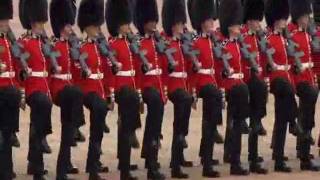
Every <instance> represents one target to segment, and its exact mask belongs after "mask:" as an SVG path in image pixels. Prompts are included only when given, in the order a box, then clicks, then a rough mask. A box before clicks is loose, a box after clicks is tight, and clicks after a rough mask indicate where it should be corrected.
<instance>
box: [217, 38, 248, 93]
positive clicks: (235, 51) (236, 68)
mask: <svg viewBox="0 0 320 180" xmlns="http://www.w3.org/2000/svg"><path fill="white" fill-rule="evenodd" d="M223 43H224V50H223V51H224V53H230V55H231V56H232V58H231V59H230V60H229V65H230V67H231V68H232V69H233V74H232V75H231V76H229V77H222V71H223V69H224V67H223V62H222V60H219V61H218V63H217V66H218V68H216V69H217V75H218V76H217V80H218V84H219V87H221V88H224V89H225V91H226V92H227V91H229V90H230V89H231V88H232V87H233V86H236V85H239V84H242V83H244V81H243V68H242V64H241V61H242V60H241V59H242V57H241V53H240V46H239V44H238V43H237V42H236V41H231V40H225V41H224V42H223ZM232 76H240V78H239V77H238V78H233V77H232ZM241 77H242V78H241Z"/></svg>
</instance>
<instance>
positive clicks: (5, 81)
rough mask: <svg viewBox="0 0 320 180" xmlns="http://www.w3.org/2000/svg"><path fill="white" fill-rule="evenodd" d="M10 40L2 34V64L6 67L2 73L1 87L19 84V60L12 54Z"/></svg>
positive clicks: (0, 40) (0, 56)
mask: <svg viewBox="0 0 320 180" xmlns="http://www.w3.org/2000/svg"><path fill="white" fill-rule="evenodd" d="M10 46H11V45H10V42H9V41H8V40H7V39H6V38H5V36H2V37H1V36H0V47H1V48H2V50H1V51H2V52H0V64H1V66H3V67H5V68H4V69H2V73H0V87H7V86H15V87H17V86H18V81H17V78H18V77H19V74H18V71H17V69H18V68H17V62H16V60H15V59H14V57H13V55H12V54H11V50H10Z"/></svg>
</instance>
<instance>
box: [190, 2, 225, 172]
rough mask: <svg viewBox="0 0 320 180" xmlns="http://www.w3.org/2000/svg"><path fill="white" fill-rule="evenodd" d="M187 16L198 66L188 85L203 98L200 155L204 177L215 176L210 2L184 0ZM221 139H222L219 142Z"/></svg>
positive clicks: (218, 114) (218, 102)
mask: <svg viewBox="0 0 320 180" xmlns="http://www.w3.org/2000/svg"><path fill="white" fill-rule="evenodd" d="M188 3H189V4H188V8H189V15H190V19H191V22H192V25H193V28H194V29H195V30H196V31H197V32H198V35H199V37H198V39H197V40H195V42H194V46H193V48H194V49H196V50H198V51H199V52H200V54H199V62H200V63H201V68H200V69H199V71H198V72H194V73H191V79H192V80H191V81H193V82H195V83H193V84H192V85H191V86H192V88H193V89H194V90H193V91H196V92H197V96H198V97H200V98H202V99H203V116H202V138H201V145H200V153H199V154H200V157H201V162H202V164H203V171H202V175H203V176H204V177H219V176H220V173H219V172H217V171H215V170H213V167H212V166H213V165H214V160H213V159H212V153H213V146H214V141H216V140H217V136H220V135H219V133H218V130H217V125H218V122H219V121H222V92H221V91H220V89H219V87H218V85H217V80H216V74H215V69H216V66H215V64H216V61H217V59H216V57H215V55H214V52H213V48H214V44H213V42H212V38H213V37H212V36H215V34H214V33H215V32H214V30H213V29H214V20H215V19H216V12H215V9H214V3H215V2H214V1H213V0H209V1H203V0H191V1H188ZM220 142H223V141H220Z"/></svg>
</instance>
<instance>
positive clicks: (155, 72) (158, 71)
mask: <svg viewBox="0 0 320 180" xmlns="http://www.w3.org/2000/svg"><path fill="white" fill-rule="evenodd" d="M161 74H162V69H159V68H156V69H152V70H150V71H148V72H147V73H146V74H145V75H147V76H159V75H161Z"/></svg>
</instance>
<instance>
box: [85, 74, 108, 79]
mask: <svg viewBox="0 0 320 180" xmlns="http://www.w3.org/2000/svg"><path fill="white" fill-rule="evenodd" d="M103 77H104V75H103V73H97V74H91V75H90V76H89V77H88V78H89V79H93V80H100V79H103Z"/></svg>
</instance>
